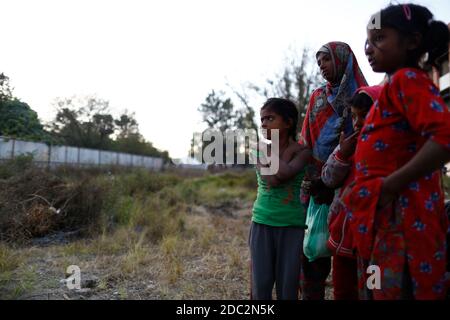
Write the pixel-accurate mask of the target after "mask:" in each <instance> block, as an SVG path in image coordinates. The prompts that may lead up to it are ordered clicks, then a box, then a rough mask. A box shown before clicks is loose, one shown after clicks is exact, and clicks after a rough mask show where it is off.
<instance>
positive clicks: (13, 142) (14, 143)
mask: <svg viewBox="0 0 450 320" xmlns="http://www.w3.org/2000/svg"><path fill="white" fill-rule="evenodd" d="M15 148H16V139H14V138H13V139H12V149H11V159H14V149H15Z"/></svg>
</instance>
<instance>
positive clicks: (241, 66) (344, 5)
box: [0, 0, 450, 157]
mask: <svg viewBox="0 0 450 320" xmlns="http://www.w3.org/2000/svg"><path fill="white" fill-rule="evenodd" d="M413 2H414V3H419V4H422V5H425V6H427V7H428V8H429V9H430V10H431V11H432V12H433V13H434V14H435V18H436V19H439V20H443V21H444V22H447V23H448V22H450V1H448V0H424V1H413ZM388 3H389V1H387V0H371V1H356V0H350V1H344V0H341V1H337V0H335V1H332V0H322V1H315V0H312V1H311V0H309V1H303V0H297V1H290V0H274V1H265V0H255V1H254V0H240V1H237V0H184V1H183V0H179V1H176V0H164V1H162V0H161V1H150V0H147V1H144V0H142V1H138V0H126V1H125V0H120V1H119V0H117V1H114V0H109V1H106V0H105V1H102V0H89V1H86V0H76V1H72V0H70V1H69V0H58V1H57V0H39V1H35V0H34V1H33V0H30V1H25V0H13V1H12V0H11V1H6V0H0V9H1V12H2V36H1V40H2V41H1V47H2V48H1V50H0V72H4V73H5V74H6V75H7V76H9V77H10V79H11V84H12V86H13V87H14V88H15V90H14V94H15V96H17V97H18V98H20V99H21V100H22V101H24V102H27V103H28V104H29V105H30V106H31V107H32V108H33V109H34V110H35V111H36V112H37V113H38V115H39V117H40V118H41V119H42V120H44V121H48V120H50V119H51V118H52V117H53V116H54V109H53V108H52V106H51V103H52V101H53V100H54V99H55V98H56V97H68V96H72V95H85V94H96V95H97V96H98V97H100V98H103V99H106V100H109V101H110V103H111V106H112V108H113V110H114V111H115V112H116V113H118V112H119V111H121V110H123V109H128V110H130V111H134V112H135V113H136V118H137V120H138V122H139V124H140V130H141V132H142V134H143V135H144V137H145V138H146V139H147V140H149V141H151V142H153V144H154V145H155V146H156V147H158V148H160V149H163V150H168V151H169V153H170V155H171V156H172V157H184V156H186V155H187V151H188V149H189V143H190V139H191V138H192V133H193V132H194V131H201V130H202V129H203V128H204V124H202V123H201V115H200V114H199V113H198V112H197V108H198V106H199V105H200V104H201V103H202V102H203V101H204V99H205V97H206V95H207V94H208V93H209V92H210V90H211V89H215V90H221V89H222V90H226V89H227V87H226V83H227V82H228V83H230V84H231V85H232V86H234V87H239V86H240V85H241V84H243V83H246V82H253V83H258V84H262V83H264V80H265V79H266V78H268V77H271V76H273V75H274V74H275V73H276V72H279V71H280V69H281V68H282V66H283V62H284V58H285V57H286V55H287V53H288V51H289V48H296V49H298V51H299V52H300V50H301V48H302V47H303V46H308V47H310V48H312V49H313V50H316V49H318V48H319V47H320V46H321V45H322V44H324V43H326V42H329V41H333V40H339V41H344V42H347V43H348V44H350V46H351V47H352V49H353V51H354V52H355V54H356V56H357V59H358V62H359V64H360V66H361V68H362V70H363V73H364V75H365V76H366V79H367V80H368V82H369V84H371V85H372V84H376V83H378V82H379V81H380V80H381V79H382V77H383V75H381V74H374V73H373V72H372V71H371V69H370V67H369V64H368V63H367V61H366V59H365V56H364V51H363V48H364V41H365V38H366V33H365V26H366V24H367V21H368V19H369V17H370V15H371V14H372V13H374V12H376V11H377V10H379V9H380V8H382V7H384V6H386V5H387V4H388ZM236 102H237V100H236ZM256 111H258V110H256Z"/></svg>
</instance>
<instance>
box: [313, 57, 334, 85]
mask: <svg viewBox="0 0 450 320" xmlns="http://www.w3.org/2000/svg"><path fill="white" fill-rule="evenodd" d="M317 65H318V66H319V68H320V74H321V75H322V77H324V79H325V80H327V81H328V82H331V83H332V82H333V81H334V78H335V74H334V65H333V60H332V59H331V56H330V55H329V54H328V53H325V52H320V53H319V54H318V55H317Z"/></svg>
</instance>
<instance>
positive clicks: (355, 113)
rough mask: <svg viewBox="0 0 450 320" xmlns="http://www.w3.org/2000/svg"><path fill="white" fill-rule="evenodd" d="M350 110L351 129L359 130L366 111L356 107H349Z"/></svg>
mask: <svg viewBox="0 0 450 320" xmlns="http://www.w3.org/2000/svg"><path fill="white" fill-rule="evenodd" d="M351 110H352V122H353V130H355V131H361V129H362V127H363V125H364V120H365V119H366V115H367V111H364V110H361V109H357V108H354V107H351Z"/></svg>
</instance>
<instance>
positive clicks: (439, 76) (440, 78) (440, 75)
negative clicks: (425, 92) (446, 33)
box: [433, 23, 450, 108]
mask: <svg viewBox="0 0 450 320" xmlns="http://www.w3.org/2000/svg"><path fill="white" fill-rule="evenodd" d="M448 28H449V30H450V23H449V24H448ZM449 49H450V43H449ZM438 63H439V68H433V81H434V83H435V84H436V85H437V86H438V87H439V90H440V91H441V96H442V98H443V99H444V101H445V103H447V106H448V107H449V108H450V70H449V64H450V54H449V52H448V51H447V53H446V54H444V55H443V56H441V57H440V58H439V59H438Z"/></svg>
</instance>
